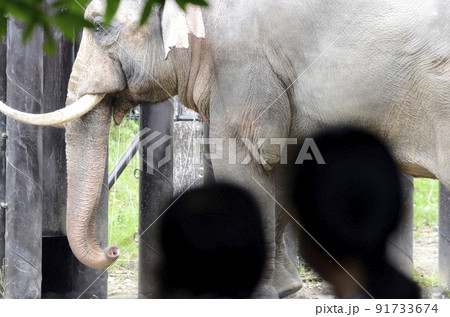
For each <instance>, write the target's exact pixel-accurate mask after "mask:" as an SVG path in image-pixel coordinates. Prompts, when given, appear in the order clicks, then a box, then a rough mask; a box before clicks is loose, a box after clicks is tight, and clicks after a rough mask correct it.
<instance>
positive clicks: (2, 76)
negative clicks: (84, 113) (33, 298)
mask: <svg viewBox="0 0 450 317" xmlns="http://www.w3.org/2000/svg"><path fill="white" fill-rule="evenodd" d="M0 101H2V102H6V41H5V40H4V39H1V38H0ZM5 152H6V117H5V116H4V115H3V114H1V113H0V204H1V203H5V198H6V165H5V164H6V156H5V154H6V153H5ZM5 212H6V210H5V208H3V207H2V206H1V205H0V275H2V274H3V273H4V272H3V271H2V267H3V260H4V258H5ZM0 278H3V275H2V276H1V277H0ZM3 291H4V290H3V288H2V285H0V299H1V298H3V297H2V294H3Z"/></svg>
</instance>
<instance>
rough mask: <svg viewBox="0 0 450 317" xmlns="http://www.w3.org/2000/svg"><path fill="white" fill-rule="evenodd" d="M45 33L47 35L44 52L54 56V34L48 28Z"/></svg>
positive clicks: (45, 28)
mask: <svg viewBox="0 0 450 317" xmlns="http://www.w3.org/2000/svg"><path fill="white" fill-rule="evenodd" d="M44 32H45V35H46V40H45V42H44V51H45V52H46V53H47V54H48V55H54V54H55V52H56V47H55V40H54V39H53V36H52V32H50V29H49V28H48V27H44Z"/></svg>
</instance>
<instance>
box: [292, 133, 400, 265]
mask: <svg viewBox="0 0 450 317" xmlns="http://www.w3.org/2000/svg"><path fill="white" fill-rule="evenodd" d="M314 141H315V143H316V145H317V147H318V149H319V151H320V153H321V155H322V156H323V158H324V160H325V164H324V165H320V164H317V163H316V162H315V161H305V162H304V164H302V165H297V166H296V167H295V169H296V172H295V180H294V186H293V188H294V192H293V200H294V203H295V205H296V207H297V209H298V213H299V218H300V222H301V224H302V226H303V227H304V228H305V230H307V231H308V232H309V233H310V234H311V235H312V236H314V238H315V239H316V240H317V241H318V242H319V243H320V244H322V246H323V247H324V248H325V249H326V250H327V251H328V252H330V253H331V254H332V255H333V256H336V257H341V256H358V257H363V258H374V257H378V256H380V254H381V253H383V252H384V245H385V240H386V237H387V236H388V234H389V233H391V232H392V231H393V230H394V229H395V226H396V225H397V223H398V220H399V216H400V208H401V189H400V180H399V174H398V171H397V167H396V165H395V163H394V161H393V159H392V156H391V154H390V153H389V151H388V149H387V148H386V147H385V146H384V144H383V143H382V142H381V141H379V140H378V139H377V138H376V137H375V136H373V135H371V134H369V133H367V132H364V131H360V130H357V129H354V128H340V129H335V130H331V131H328V132H324V133H321V134H318V135H316V136H315V137H314Z"/></svg>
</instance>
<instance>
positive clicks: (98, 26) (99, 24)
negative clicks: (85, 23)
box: [94, 22, 103, 32]
mask: <svg viewBox="0 0 450 317" xmlns="http://www.w3.org/2000/svg"><path fill="white" fill-rule="evenodd" d="M94 26H95V32H99V31H102V30H103V25H102V24H101V23H100V22H95V23H94Z"/></svg>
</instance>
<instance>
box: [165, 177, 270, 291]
mask: <svg viewBox="0 0 450 317" xmlns="http://www.w3.org/2000/svg"><path fill="white" fill-rule="evenodd" d="M161 248H162V250H161V251H162V252H161V255H162V263H161V295H162V297H164V298H249V297H250V296H251V294H252V292H253V290H254V288H255V286H256V285H257V283H258V281H259V279H260V277H261V274H262V271H263V268H264V264H265V258H266V249H265V248H266V244H265V239H264V233H263V228H262V222H261V218H260V214H259V210H258V208H257V205H256V203H255V202H254V201H253V199H252V197H251V196H250V195H249V194H248V193H247V192H246V191H244V190H243V189H240V188H238V187H235V186H232V185H228V184H216V185H210V186H206V187H203V188H200V189H194V190H191V191H189V192H187V193H185V194H184V195H183V196H181V197H180V198H179V199H178V200H176V201H175V203H174V204H173V205H172V206H171V207H170V208H169V209H168V210H167V212H166V213H165V214H164V216H163V219H162V226H161Z"/></svg>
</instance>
